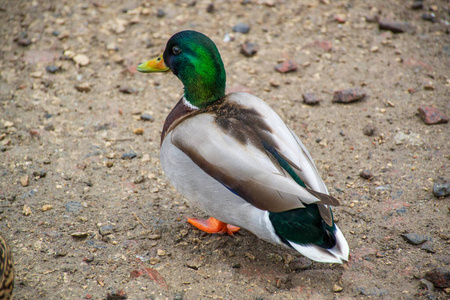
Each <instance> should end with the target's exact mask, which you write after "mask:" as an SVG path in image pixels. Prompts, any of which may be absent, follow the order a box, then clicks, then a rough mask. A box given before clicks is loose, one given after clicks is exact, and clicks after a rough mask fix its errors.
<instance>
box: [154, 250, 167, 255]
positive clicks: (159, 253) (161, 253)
mask: <svg viewBox="0 0 450 300" xmlns="http://www.w3.org/2000/svg"><path fill="white" fill-rule="evenodd" d="M156 254H158V256H164V255H166V251H164V250H162V249H158V250H157V251H156Z"/></svg>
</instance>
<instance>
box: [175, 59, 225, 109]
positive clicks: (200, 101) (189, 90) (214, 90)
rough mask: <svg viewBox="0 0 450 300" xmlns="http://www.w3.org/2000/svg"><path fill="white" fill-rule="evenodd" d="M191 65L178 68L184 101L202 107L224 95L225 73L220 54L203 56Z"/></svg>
mask: <svg viewBox="0 0 450 300" xmlns="http://www.w3.org/2000/svg"><path fill="white" fill-rule="evenodd" d="M192 67H193V68H186V69H184V70H180V74H179V75H180V76H178V77H179V78H180V80H181V81H182V82H183V85H184V97H185V98H186V101H188V102H189V103H190V104H192V105H193V106H195V107H198V108H203V107H205V106H208V105H209V104H211V103H214V102H215V101H217V100H220V99H222V98H223V97H225V82H226V74H225V68H224V66H223V62H222V60H221V59H220V56H219V59H214V58H212V57H203V59H202V60H201V61H198V62H193V66H192ZM183 71H184V72H183ZM183 73H184V74H183Z"/></svg>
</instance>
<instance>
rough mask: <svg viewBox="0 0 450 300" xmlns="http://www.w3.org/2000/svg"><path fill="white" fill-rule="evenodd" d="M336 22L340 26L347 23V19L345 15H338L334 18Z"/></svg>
mask: <svg viewBox="0 0 450 300" xmlns="http://www.w3.org/2000/svg"><path fill="white" fill-rule="evenodd" d="M334 20H335V21H336V22H338V23H340V24H344V23H345V22H347V17H346V15H344V14H338V15H335V16H334Z"/></svg>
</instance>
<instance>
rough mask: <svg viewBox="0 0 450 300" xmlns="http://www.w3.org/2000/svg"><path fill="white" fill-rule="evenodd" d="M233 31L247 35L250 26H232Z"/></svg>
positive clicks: (243, 24)
mask: <svg viewBox="0 0 450 300" xmlns="http://www.w3.org/2000/svg"><path fill="white" fill-rule="evenodd" d="M233 31H234V32H240V33H248V32H249V31H250V25H247V24H245V23H237V24H236V25H235V26H233Z"/></svg>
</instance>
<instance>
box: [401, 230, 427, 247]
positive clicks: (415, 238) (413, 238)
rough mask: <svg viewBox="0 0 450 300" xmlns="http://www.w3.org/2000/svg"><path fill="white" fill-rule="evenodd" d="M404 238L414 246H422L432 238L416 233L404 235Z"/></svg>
mask: <svg viewBox="0 0 450 300" xmlns="http://www.w3.org/2000/svg"><path fill="white" fill-rule="evenodd" d="M402 238H403V239H404V240H405V241H407V242H408V243H410V244H413V245H420V244H423V243H425V242H426V241H429V240H430V238H429V237H427V236H425V235H420V234H415V233H407V234H402Z"/></svg>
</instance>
